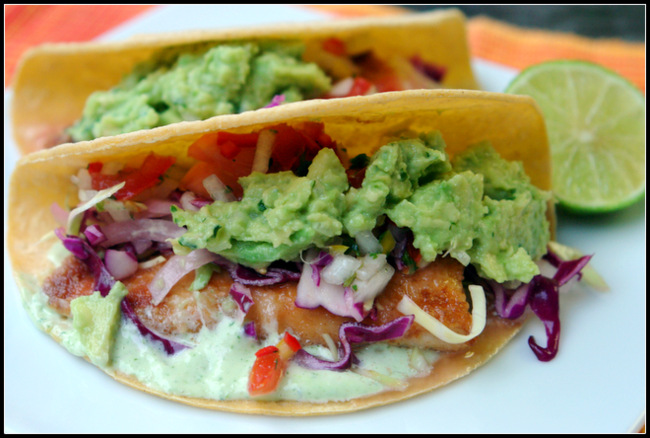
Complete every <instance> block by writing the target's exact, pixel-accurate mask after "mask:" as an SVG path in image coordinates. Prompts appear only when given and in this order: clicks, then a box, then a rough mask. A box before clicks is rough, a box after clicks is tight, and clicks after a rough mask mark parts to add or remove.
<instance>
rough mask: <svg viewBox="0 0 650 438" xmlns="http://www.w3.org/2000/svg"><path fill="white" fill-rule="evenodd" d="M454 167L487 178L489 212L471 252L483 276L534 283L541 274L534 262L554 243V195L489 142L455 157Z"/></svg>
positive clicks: (484, 199)
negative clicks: (549, 211)
mask: <svg viewBox="0 0 650 438" xmlns="http://www.w3.org/2000/svg"><path fill="white" fill-rule="evenodd" d="M452 163H453V166H454V170H456V171H471V172H474V173H477V174H481V175H483V185H484V198H483V203H484V205H485V206H486V207H487V212H486V213H485V215H483V217H481V219H480V220H479V222H478V228H477V235H476V237H475V240H474V244H473V246H472V248H471V249H470V250H469V251H468V253H469V255H470V257H471V259H472V263H473V264H474V265H475V266H476V267H477V269H478V272H479V274H481V275H482V276H484V277H488V278H492V279H494V280H496V281H498V282H503V281H507V280H512V279H516V280H520V281H523V282H528V281H530V280H531V279H532V277H533V276H535V275H537V274H539V269H538V267H537V265H535V263H534V262H533V260H537V259H538V258H539V257H541V256H542V255H544V254H545V253H546V245H547V244H548V241H549V240H550V231H549V230H550V228H549V223H548V220H547V219H546V202H547V201H548V200H549V199H550V194H549V193H547V192H543V191H541V190H539V189H538V188H537V187H535V186H534V185H532V184H531V183H530V179H529V178H528V175H526V173H525V172H524V168H523V166H522V164H521V163H519V162H509V161H505V160H503V159H501V157H499V155H498V154H497V153H496V151H495V150H494V149H493V148H492V147H491V146H490V145H489V144H488V143H481V144H479V145H477V146H475V147H473V148H471V149H469V150H468V151H466V152H465V153H464V154H460V155H458V156H456V157H454V160H453V161H452Z"/></svg>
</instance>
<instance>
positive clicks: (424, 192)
mask: <svg viewBox="0 0 650 438" xmlns="http://www.w3.org/2000/svg"><path fill="white" fill-rule="evenodd" d="M240 183H241V185H242V187H243V188H244V195H243V198H242V200H241V201H239V202H230V203H226V202H220V201H216V202H214V203H213V204H212V205H208V206H205V207H203V208H202V209H201V210H200V211H198V212H189V211H182V210H179V209H175V210H174V211H173V217H174V221H175V222H176V224H177V225H179V226H184V227H187V229H188V231H187V232H186V233H185V234H184V235H183V236H181V237H180V238H179V239H178V244H180V245H182V246H185V247H187V248H191V249H195V248H207V249H208V250H210V251H212V252H215V253H218V254H221V255H223V256H224V257H226V258H228V259H230V260H232V261H235V262H237V263H241V264H243V265H247V266H251V267H254V268H263V267H265V266H266V265H268V264H269V263H271V262H273V261H275V260H280V259H282V260H292V259H297V258H298V257H299V255H300V252H301V251H302V250H304V249H307V248H309V247H311V246H315V247H325V246H326V245H328V244H329V243H331V242H332V238H335V237H338V236H342V235H348V236H352V237H354V236H355V235H356V234H358V233H360V232H362V231H371V230H376V229H377V228H378V227H379V226H380V225H381V224H382V223H384V222H385V220H386V218H388V219H390V220H391V221H393V222H394V223H395V224H396V225H397V226H398V227H405V228H409V229H410V230H411V231H412V232H413V237H414V240H413V246H414V247H415V248H417V249H419V250H420V253H421V255H422V258H423V260H424V261H425V262H431V261H434V260H435V259H436V257H438V256H441V255H449V256H451V257H453V258H455V259H457V260H458V261H460V262H461V263H463V264H464V265H468V264H472V265H474V266H475V267H476V269H477V270H478V272H479V274H480V275H482V276H484V277H486V278H490V279H494V280H496V281H498V282H505V281H511V280H517V281H523V282H528V281H530V280H531V279H532V277H533V276H534V275H536V274H538V273H539V269H538V267H537V265H536V264H535V263H534V260H537V259H538V258H539V257H540V256H542V255H543V254H544V253H545V252H546V245H547V243H548V241H549V238H550V235H549V223H548V221H547V219H546V203H547V200H548V199H549V194H547V193H545V192H543V191H540V190H539V189H537V188H536V187H534V186H533V185H532V184H531V183H530V180H529V178H528V176H527V175H526V174H525V173H524V170H523V167H522V165H521V163H511V162H507V161H505V160H503V159H502V158H501V157H499V155H498V154H497V153H496V152H495V151H494V149H493V148H492V147H491V146H490V145H489V144H487V143H482V144H479V145H476V146H474V147H471V148H469V149H468V150H467V151H465V152H464V153H463V154H460V155H458V156H456V157H454V159H453V160H451V162H450V160H449V157H448V156H447V154H446V153H445V144H444V142H443V140H442V138H441V136H440V134H439V133H437V132H436V133H430V134H427V135H422V136H420V137H419V138H412V139H401V140H397V141H394V142H391V143H388V144H386V145H385V146H383V147H381V148H380V149H379V150H378V151H377V152H376V153H375V154H374V155H373V157H372V158H371V160H370V163H369V165H368V167H367V169H366V173H365V177H364V180H363V181H362V183H361V186H360V187H359V188H349V185H348V181H347V178H346V174H345V170H344V169H343V167H342V165H341V163H340V161H339V160H338V158H337V157H336V155H335V153H334V152H333V151H332V150H329V149H323V150H321V151H320V152H319V154H318V155H317V156H316V158H315V159H314V161H313V163H312V164H311V167H310V168H309V173H308V175H307V176H306V177H298V176H296V175H294V174H293V173H292V172H279V173H275V174H268V175H265V174H261V173H253V174H252V175H250V176H248V177H244V178H241V179H240Z"/></svg>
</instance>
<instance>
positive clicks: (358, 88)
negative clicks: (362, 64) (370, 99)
mask: <svg viewBox="0 0 650 438" xmlns="http://www.w3.org/2000/svg"><path fill="white" fill-rule="evenodd" d="M371 87H372V83H371V82H369V81H368V80H367V79H364V78H362V77H361V76H357V77H356V78H354V82H353V83H352V88H350V91H348V94H346V95H345V97H352V96H363V95H365V94H366V93H367V92H368V90H370V88H371Z"/></svg>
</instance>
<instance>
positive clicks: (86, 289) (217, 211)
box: [8, 90, 588, 415]
mask: <svg viewBox="0 0 650 438" xmlns="http://www.w3.org/2000/svg"><path fill="white" fill-rule="evenodd" d="M154 134H155V135H154ZM549 166H550V161H549V150H548V144H547V141H546V134H545V129H544V124H543V120H542V116H541V114H540V112H539V111H538V109H537V106H536V105H535V104H534V102H533V101H532V100H531V99H529V98H526V97H523V96H507V95H501V94H493V93H484V92H470V91H465V92H460V91H445V90H437V91H406V92H402V93H384V94H380V95H374V96H367V97H352V98H350V99H339V100H330V101H324V102H322V101H318V102H317V101H307V102H301V103H297V104H295V105H288V106H285V107H277V108H271V109H269V110H267V111H260V112H248V113H244V114H239V115H230V116H223V117H217V118H212V119H209V120H207V121H198V122H183V123H179V124H176V125H174V126H168V127H163V128H160V129H158V130H153V131H140V132H135V133H132V134H128V135H124V136H119V137H107V138H103V139H98V140H95V141H93V142H84V143H79V144H65V145H62V146H60V147H57V148H54V149H50V150H46V151H40V152H36V153H34V154H30V155H28V156H26V157H24V158H23V159H21V160H20V162H19V164H18V165H17V167H16V170H15V173H14V174H13V176H12V181H11V187H10V199H9V224H8V226H9V230H8V249H9V254H10V256H11V262H12V266H13V270H14V273H15V275H16V279H17V282H18V284H19V288H20V290H21V294H22V299H23V302H24V305H25V307H26V309H27V310H28V312H29V314H30V315H31V316H32V319H33V320H34V321H35V323H36V324H37V325H38V326H39V328H41V329H42V330H44V331H45V332H47V333H48V334H50V335H51V336H52V337H53V338H54V339H55V340H56V341H58V342H59V343H61V344H62V345H63V346H64V347H65V348H66V349H68V351H70V352H71V353H73V354H75V355H78V356H82V357H85V358H86V359H87V360H89V361H90V362H92V363H93V364H95V365H96V366H98V367H99V368H100V369H102V370H103V371H104V372H106V373H108V374H109V375H111V376H112V377H114V378H115V379H116V380H118V381H120V382H122V383H125V384H127V385H130V386H133V387H135V388H138V389H141V390H143V391H147V392H150V393H153V394H156V395H159V396H161V397H165V398H169V399H172V400H176V401H179V402H183V403H187V404H190V405H194V406H200V407H205V408H212V409H219V410H226V411H234V412H241V413H263V414H271V415H318V414H334V413H343V412H351V411H356V410H360V409H365V408H370V407H373V406H379V405H383V404H387V403H394V402H398V401H400V400H404V399H407V398H410V397H414V396H416V395H418V394H421V393H424V392H428V391H431V390H433V389H435V388H438V387H440V386H442V385H445V384H447V383H449V382H451V381H453V380H455V379H458V378H461V377H463V376H466V375H468V374H469V373H470V372H471V371H473V370H474V369H476V368H477V367H478V366H480V365H482V364H484V363H485V362H486V361H488V359H490V358H491V357H492V356H493V355H494V354H496V353H497V352H498V351H499V350H500V349H501V348H502V347H503V346H504V345H505V344H506V343H507V342H508V341H509V340H510V339H511V338H512V337H513V336H514V335H515V334H516V333H517V331H518V330H519V328H520V327H521V326H522V324H523V323H524V321H525V320H526V318H527V317H528V316H529V315H530V314H532V313H535V314H537V315H538V316H540V318H542V319H543V320H544V322H545V323H549V324H548V326H547V334H548V337H549V339H548V344H547V346H543V344H544V342H541V343H540V344H542V345H539V344H538V343H537V342H536V341H535V340H534V339H532V338H531V340H529V344H530V345H531V348H532V349H533V352H534V353H535V354H536V355H537V357H538V358H540V360H550V359H552V358H553V356H554V355H555V354H556V353H557V349H558V340H559V321H558V320H557V318H558V307H557V300H558V288H559V286H560V285H561V284H563V283H564V282H565V281H566V280H568V278H570V277H572V276H573V275H575V274H576V273H577V272H579V270H580V269H581V267H582V266H584V263H586V261H587V260H588V258H583V259H580V260H579V261H574V262H564V263H560V262H559V261H558V260H557V258H555V257H551V254H549V252H548V250H547V245H548V243H549V241H550V240H551V239H552V237H553V234H554V233H553V221H554V213H553V209H552V204H550V203H549V193H548V190H549V184H550V167H549ZM567 263H568V264H567ZM542 267H544V269H543V270H542ZM549 272H550V273H549ZM470 378H471V377H470Z"/></svg>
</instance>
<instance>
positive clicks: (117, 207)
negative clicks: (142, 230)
mask: <svg viewBox="0 0 650 438" xmlns="http://www.w3.org/2000/svg"><path fill="white" fill-rule="evenodd" d="M103 205H104V211H106V212H107V213H108V214H109V215H110V216H111V218H112V219H113V220H114V221H115V222H126V221H130V220H131V219H133V218H132V217H131V210H130V209H129V208H127V206H126V205H124V203H122V202H120V201H116V200H114V199H105V200H104V204H103Z"/></svg>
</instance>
